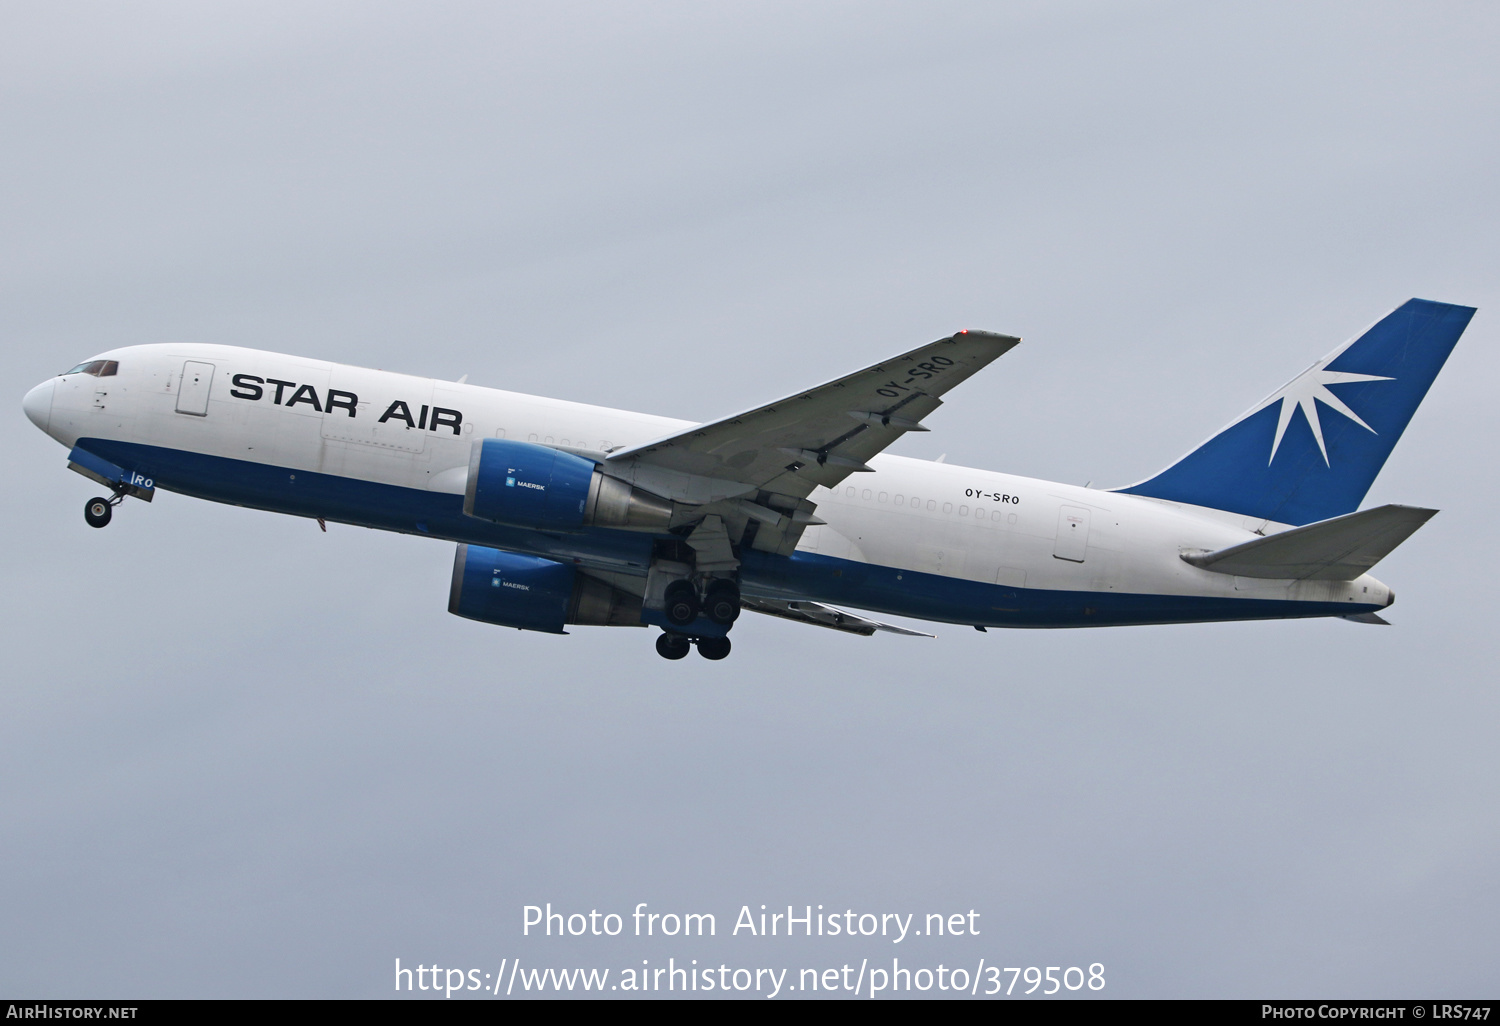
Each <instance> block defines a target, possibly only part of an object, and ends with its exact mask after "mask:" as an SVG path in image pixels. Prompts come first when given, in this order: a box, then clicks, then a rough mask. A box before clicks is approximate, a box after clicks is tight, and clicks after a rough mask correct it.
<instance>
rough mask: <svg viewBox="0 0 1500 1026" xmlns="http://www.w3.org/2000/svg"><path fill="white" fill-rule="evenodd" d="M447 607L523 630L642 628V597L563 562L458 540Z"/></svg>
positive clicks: (548, 631) (451, 610)
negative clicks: (570, 626)
mask: <svg viewBox="0 0 1500 1026" xmlns="http://www.w3.org/2000/svg"><path fill="white" fill-rule="evenodd" d="M448 612H450V613H453V614H455V615H457V616H463V617H467V618H468V619H470V620H482V621H484V622H485V623H495V624H499V625H500V626H502V627H515V628H517V629H518V630H523V631H545V632H546V633H548V634H564V633H566V631H564V630H563V627H564V626H565V625H567V624H581V625H584V626H594V627H644V626H645V624H643V623H642V622H641V599H640V597H639V596H637V595H631V594H629V593H627V592H623V591H620V590H619V589H618V588H612V587H610V586H609V585H608V584H605V583H604V582H603V581H600V580H596V579H595V578H592V577H588V576H585V575H584V574H581V573H579V572H578V571H577V570H575V569H574V568H573V567H571V566H569V565H567V564H566V563H558V562H555V561H553V560H550V559H541V558H539V557H536V556H520V555H517V554H515V553H513V552H502V551H500V550H499V549H487V548H484V547H482V546H479V545H460V546H459V547H458V552H457V553H456V554H455V556H454V558H453V585H452V587H451V588H450V589H449V591H448Z"/></svg>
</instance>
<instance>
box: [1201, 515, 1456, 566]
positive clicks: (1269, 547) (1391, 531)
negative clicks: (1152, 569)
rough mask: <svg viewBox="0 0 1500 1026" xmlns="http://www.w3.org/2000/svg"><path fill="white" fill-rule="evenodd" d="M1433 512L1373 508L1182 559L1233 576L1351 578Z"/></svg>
mask: <svg viewBox="0 0 1500 1026" xmlns="http://www.w3.org/2000/svg"><path fill="white" fill-rule="evenodd" d="M1436 513H1437V510H1435V509H1421V508H1419V507H1416V506H1377V507H1376V508H1375V509H1367V510H1364V511H1363V512H1360V513H1349V514H1347V515H1345V516H1342V517H1334V518H1333V519H1332V520H1320V521H1318V522H1317V523H1316V524H1308V525H1307V526H1305V527H1294V528H1292V529H1291V530H1290V531H1283V532H1282V533H1281V534H1273V535H1271V536H1270V537H1267V538H1256V539H1255V540H1254V541H1247V542H1245V543H1244V544H1242V545H1231V546H1230V547H1229V548H1227V549H1220V550H1219V551H1218V552H1203V553H1184V554H1183V557H1182V558H1183V559H1184V560H1185V561H1186V562H1188V563H1191V564H1192V565H1193V566H1196V567H1201V568H1202V569H1204V570H1212V571H1213V572H1214V573H1216V574H1234V575H1235V576H1237V577H1266V578H1273V579H1276V580H1286V579H1291V580H1299V581H1352V580H1354V579H1355V578H1356V577H1358V576H1360V575H1361V574H1364V573H1368V572H1369V570H1370V568H1371V567H1372V566H1374V565H1375V564H1376V563H1378V562H1380V561H1381V560H1382V559H1384V558H1385V557H1386V556H1387V555H1389V554H1390V552H1391V550H1393V549H1394V548H1395V547H1396V546H1397V545H1400V544H1401V543H1402V542H1404V541H1406V539H1407V538H1410V537H1411V536H1412V534H1413V533H1414V532H1415V531H1416V529H1417V528H1419V527H1421V526H1422V525H1423V524H1425V523H1427V521H1428V520H1430V519H1432V517H1433V516H1434V515H1436Z"/></svg>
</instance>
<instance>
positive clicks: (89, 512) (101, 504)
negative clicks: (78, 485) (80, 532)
mask: <svg viewBox="0 0 1500 1026" xmlns="http://www.w3.org/2000/svg"><path fill="white" fill-rule="evenodd" d="M124 501H125V496H123V495H118V494H117V495H115V497H114V498H112V499H105V498H102V497H96V498H93V499H90V500H89V501H88V502H86V503H84V505H83V519H84V520H86V521H88V525H89V526H90V527H103V526H104V525H105V524H107V523H109V520H110V517H111V516H113V515H114V508H115V507H116V506H118V505H119V504H120V503H121V502H124Z"/></svg>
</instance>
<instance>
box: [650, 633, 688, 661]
mask: <svg viewBox="0 0 1500 1026" xmlns="http://www.w3.org/2000/svg"><path fill="white" fill-rule="evenodd" d="M692 647H693V645H692V642H690V641H688V639H687V638H686V637H685V636H684V635H681V634H659V635H657V638H656V654H657V655H659V656H661V657H662V658H663V659H681V658H682V657H683V656H685V655H687V654H688V649H690V648H692Z"/></svg>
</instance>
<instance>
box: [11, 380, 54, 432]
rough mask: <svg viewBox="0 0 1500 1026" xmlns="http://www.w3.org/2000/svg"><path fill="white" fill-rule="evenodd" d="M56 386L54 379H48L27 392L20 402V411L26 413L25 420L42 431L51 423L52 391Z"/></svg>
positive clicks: (47, 428)
mask: <svg viewBox="0 0 1500 1026" xmlns="http://www.w3.org/2000/svg"><path fill="white" fill-rule="evenodd" d="M56 384H57V379H56V378H48V379H47V380H46V381H43V382H42V383H41V384H40V385H38V386H36V387H35V388H33V389H32V390H31V391H30V392H27V393H26V398H25V399H22V400H21V409H23V410H25V411H26V419H27V420H29V421H31V422H32V423H33V424H35V425H36V426H37V427H39V428H41V429H42V430H43V431H47V430H49V426H50V425H51V423H52V389H53V388H54V387H55V386H56ZM12 394H14V393H12Z"/></svg>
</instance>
